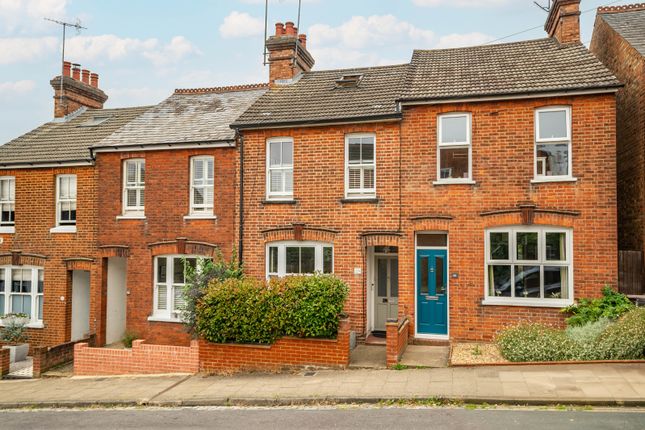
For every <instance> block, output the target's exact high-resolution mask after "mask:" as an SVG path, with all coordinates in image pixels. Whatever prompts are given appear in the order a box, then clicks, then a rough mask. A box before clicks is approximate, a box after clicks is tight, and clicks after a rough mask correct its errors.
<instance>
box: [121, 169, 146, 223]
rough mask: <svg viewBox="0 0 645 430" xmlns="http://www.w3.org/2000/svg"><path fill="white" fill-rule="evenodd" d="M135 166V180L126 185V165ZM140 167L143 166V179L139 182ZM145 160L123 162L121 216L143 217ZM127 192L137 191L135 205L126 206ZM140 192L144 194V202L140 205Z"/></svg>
mask: <svg viewBox="0 0 645 430" xmlns="http://www.w3.org/2000/svg"><path fill="white" fill-rule="evenodd" d="M132 163H134V164H135V165H136V179H135V182H134V183H128V164H132ZM141 165H143V171H144V178H143V181H142V180H141V167H140V166H141ZM145 169H146V160H145V159H144V158H130V159H127V160H124V161H123V215H124V216H132V217H143V216H144V214H145V189H146V180H145V177H146V176H147V175H146V173H145ZM128 190H137V204H136V205H134V206H128ZM141 191H143V192H144V201H143V204H141Z"/></svg>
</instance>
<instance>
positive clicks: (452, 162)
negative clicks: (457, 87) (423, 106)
mask: <svg viewBox="0 0 645 430" xmlns="http://www.w3.org/2000/svg"><path fill="white" fill-rule="evenodd" d="M437 140H438V142H439V144H438V150H437V154H438V157H437V181H438V182H469V181H471V180H472V176H471V170H472V145H471V117H470V114H469V113H454V114H446V115H440V116H439V118H438V139H437Z"/></svg>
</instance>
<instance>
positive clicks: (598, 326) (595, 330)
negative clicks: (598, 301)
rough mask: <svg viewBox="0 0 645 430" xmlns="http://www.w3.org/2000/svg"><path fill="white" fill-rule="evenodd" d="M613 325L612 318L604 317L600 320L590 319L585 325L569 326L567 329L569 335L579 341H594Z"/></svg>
mask: <svg viewBox="0 0 645 430" xmlns="http://www.w3.org/2000/svg"><path fill="white" fill-rule="evenodd" d="M609 325H611V320H610V319H609V318H607V317H602V318H600V319H599V320H598V321H590V322H588V323H587V324H585V325H573V326H568V327H567V328H566V330H565V332H566V334H567V336H568V337H569V338H570V339H571V340H573V341H575V342H577V343H579V344H587V343H592V342H594V341H595V340H596V339H598V337H599V336H600V335H601V334H602V333H603V332H604V331H605V330H606V329H607V327H609Z"/></svg>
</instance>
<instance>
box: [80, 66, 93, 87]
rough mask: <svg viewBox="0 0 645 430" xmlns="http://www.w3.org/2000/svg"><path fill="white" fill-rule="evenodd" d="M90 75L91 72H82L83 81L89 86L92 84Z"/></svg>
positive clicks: (85, 70)
mask: <svg viewBox="0 0 645 430" xmlns="http://www.w3.org/2000/svg"><path fill="white" fill-rule="evenodd" d="M90 73H91V72H90V71H89V70H87V69H84V70H83V72H82V76H83V77H82V78H81V79H82V81H83V83H84V84H87V85H89V84H90Z"/></svg>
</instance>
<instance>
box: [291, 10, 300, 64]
mask: <svg viewBox="0 0 645 430" xmlns="http://www.w3.org/2000/svg"><path fill="white" fill-rule="evenodd" d="M300 9H302V0H298V21H297V22H296V28H297V29H298V31H297V32H296V51H295V53H294V54H293V65H294V67H295V66H297V62H298V46H299V45H300V39H299V38H298V32H299V31H300Z"/></svg>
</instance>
